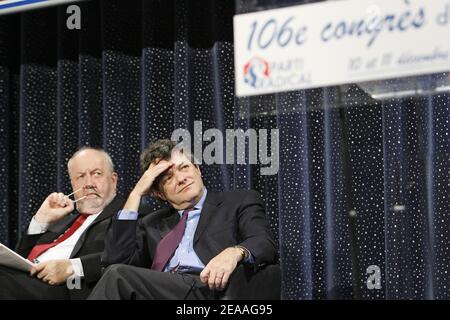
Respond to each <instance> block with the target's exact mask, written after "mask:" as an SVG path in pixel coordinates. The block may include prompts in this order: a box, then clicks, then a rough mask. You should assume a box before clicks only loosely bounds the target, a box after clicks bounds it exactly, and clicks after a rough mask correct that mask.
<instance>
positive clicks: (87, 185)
mask: <svg viewBox="0 0 450 320" xmlns="http://www.w3.org/2000/svg"><path fill="white" fill-rule="evenodd" d="M83 188H84V189H92V188H95V185H94V179H92V177H91V175H90V174H87V175H86V176H85V178H84V186H83Z"/></svg>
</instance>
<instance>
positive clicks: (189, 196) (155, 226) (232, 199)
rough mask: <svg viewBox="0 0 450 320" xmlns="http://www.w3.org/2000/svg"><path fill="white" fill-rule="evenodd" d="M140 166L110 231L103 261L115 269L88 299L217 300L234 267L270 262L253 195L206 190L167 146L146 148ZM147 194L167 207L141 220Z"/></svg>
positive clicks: (271, 252)
mask: <svg viewBox="0 0 450 320" xmlns="http://www.w3.org/2000/svg"><path fill="white" fill-rule="evenodd" d="M141 167H142V169H143V171H145V172H144V174H143V175H142V177H141V179H140V180H139V181H138V183H137V184H136V186H135V187H134V189H133V191H132V192H131V194H130V195H129V197H128V200H127V202H126V204H125V206H124V210H121V211H120V212H119V214H118V216H117V218H114V219H113V223H112V224H111V229H110V230H109V231H108V236H107V242H106V245H105V254H104V257H103V260H104V262H105V264H106V265H110V264H114V265H112V266H110V267H108V269H107V270H106V272H105V274H104V275H103V277H102V279H101V280H100V281H99V283H98V284H97V286H96V287H95V288H94V290H93V291H92V294H91V296H90V297H89V298H90V299H208V298H214V297H215V294H214V293H215V292H216V291H220V290H223V289H224V288H225V287H226V286H227V284H228V280H229V278H230V276H231V275H232V273H233V272H234V271H235V269H236V267H237V266H238V264H240V263H245V264H250V265H253V268H254V269H258V268H260V267H262V266H264V265H265V264H268V263H272V262H274V260H275V255H276V249H275V243H274V240H273V238H272V235H271V232H270V230H269V224H268V222H267V220H266V219H265V213H264V205H263V203H262V201H261V199H260V197H259V195H258V193H256V192H255V191H247V190H238V191H229V192H221V193H214V192H212V191H207V190H206V188H205V186H204V184H203V180H202V176H201V172H200V169H199V167H198V165H196V164H194V162H193V161H192V157H191V156H190V155H189V154H188V153H186V152H185V151H184V150H183V149H178V148H177V147H176V144H175V143H174V142H172V141H170V140H159V141H156V142H155V143H153V144H152V145H150V147H149V148H148V149H146V150H145V151H144V153H143V155H142V158H141ZM149 193H150V194H153V195H154V196H156V197H158V198H159V199H162V200H164V201H167V202H168V203H169V204H170V206H171V207H170V208H167V209H162V210H158V211H156V212H154V213H152V214H149V215H147V216H146V217H144V218H143V219H141V220H139V221H138V220H137V211H138V206H139V203H140V201H141V198H142V197H143V196H144V195H146V194H149ZM136 230H138V231H137V232H136ZM119 263H120V264H119Z"/></svg>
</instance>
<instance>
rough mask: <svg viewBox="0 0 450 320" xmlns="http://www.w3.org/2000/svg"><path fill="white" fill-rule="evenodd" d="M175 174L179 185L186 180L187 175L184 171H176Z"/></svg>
mask: <svg viewBox="0 0 450 320" xmlns="http://www.w3.org/2000/svg"><path fill="white" fill-rule="evenodd" d="M174 174H175V179H176V181H177V183H178V185H182V184H183V183H184V182H185V181H186V177H185V176H184V175H183V174H182V173H180V172H175V173H174Z"/></svg>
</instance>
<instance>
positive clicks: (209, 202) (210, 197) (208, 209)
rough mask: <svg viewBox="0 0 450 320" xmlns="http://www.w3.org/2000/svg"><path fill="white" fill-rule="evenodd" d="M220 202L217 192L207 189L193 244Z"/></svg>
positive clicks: (221, 200)
mask: <svg viewBox="0 0 450 320" xmlns="http://www.w3.org/2000/svg"><path fill="white" fill-rule="evenodd" d="M222 202H223V199H222V197H221V196H220V195H219V194H218V193H214V192H209V191H208V194H207V195H206V199H205V202H204V204H203V208H202V212H201V214H200V220H199V222H198V226H197V230H196V231H195V235H194V242H193V244H194V245H195V244H196V243H197V241H198V240H199V239H200V237H201V236H202V234H203V232H204V231H205V229H206V226H208V224H209V221H210V220H211V219H212V217H213V216H214V214H217V207H218V206H219V205H220V204H221V203H222Z"/></svg>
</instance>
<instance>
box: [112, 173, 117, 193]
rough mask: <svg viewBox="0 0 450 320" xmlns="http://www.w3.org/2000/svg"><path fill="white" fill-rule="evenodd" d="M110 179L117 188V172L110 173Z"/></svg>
mask: <svg viewBox="0 0 450 320" xmlns="http://www.w3.org/2000/svg"><path fill="white" fill-rule="evenodd" d="M111 180H112V183H113V185H114V189H116V188H117V180H119V175H118V174H117V172H113V173H112V174H111Z"/></svg>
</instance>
